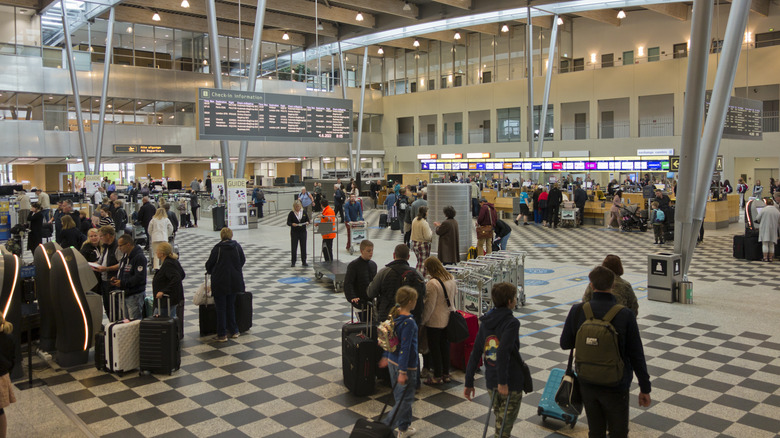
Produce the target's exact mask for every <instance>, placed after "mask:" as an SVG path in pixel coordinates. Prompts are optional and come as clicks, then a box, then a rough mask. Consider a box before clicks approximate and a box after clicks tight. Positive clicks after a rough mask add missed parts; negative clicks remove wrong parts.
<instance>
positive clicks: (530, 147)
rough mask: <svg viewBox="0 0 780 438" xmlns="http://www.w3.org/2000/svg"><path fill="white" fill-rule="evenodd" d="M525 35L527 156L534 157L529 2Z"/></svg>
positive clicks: (531, 40)
mask: <svg viewBox="0 0 780 438" xmlns="http://www.w3.org/2000/svg"><path fill="white" fill-rule="evenodd" d="M527 9H528V23H527V24H526V27H525V28H526V33H525V63H526V66H527V69H528V129H526V131H527V132H528V156H529V157H533V156H534V43H533V41H534V35H533V33H534V32H533V31H534V28H533V26H532V25H531V2H530V1H529V2H528V7H527Z"/></svg>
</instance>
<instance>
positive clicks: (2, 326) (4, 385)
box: [0, 316, 16, 438]
mask: <svg viewBox="0 0 780 438" xmlns="http://www.w3.org/2000/svg"><path fill="white" fill-rule="evenodd" d="M13 330H14V326H13V324H11V323H10V322H8V321H6V320H5V319H4V318H3V317H2V316H0V437H3V438H5V436H6V434H7V432H8V419H7V418H6V416H5V408H7V407H8V406H10V405H11V403H16V397H15V396H14V386H13V384H11V370H12V369H13V367H14V363H16V346H15V344H14V339H13V337H11V333H12V332H13Z"/></svg>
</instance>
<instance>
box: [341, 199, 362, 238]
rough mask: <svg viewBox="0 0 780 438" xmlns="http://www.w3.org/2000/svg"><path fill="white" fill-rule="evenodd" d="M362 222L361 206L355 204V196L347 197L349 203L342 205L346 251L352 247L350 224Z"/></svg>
mask: <svg viewBox="0 0 780 438" xmlns="http://www.w3.org/2000/svg"><path fill="white" fill-rule="evenodd" d="M362 220H363V204H361V203H359V202H357V198H356V197H355V195H354V194H353V195H349V202H347V203H346V205H344V223H345V224H346V225H347V251H349V247H350V246H352V227H350V226H349V223H350V222H359V221H362Z"/></svg>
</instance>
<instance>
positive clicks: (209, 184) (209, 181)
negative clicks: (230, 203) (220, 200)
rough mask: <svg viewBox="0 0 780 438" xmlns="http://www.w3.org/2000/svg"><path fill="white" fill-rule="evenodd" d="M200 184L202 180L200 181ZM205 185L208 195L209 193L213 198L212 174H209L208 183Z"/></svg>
mask: <svg viewBox="0 0 780 438" xmlns="http://www.w3.org/2000/svg"><path fill="white" fill-rule="evenodd" d="M198 182H200V180H198ZM203 184H205V185H206V193H208V194H209V196H211V189H212V186H211V174H208V175H207V176H206V181H205V182H204V183H203ZM202 187H203V186H202V185H201V188H202Z"/></svg>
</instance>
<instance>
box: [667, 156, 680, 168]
mask: <svg viewBox="0 0 780 438" xmlns="http://www.w3.org/2000/svg"><path fill="white" fill-rule="evenodd" d="M679 170H680V156H679V155H669V171H670V172H678V171H679Z"/></svg>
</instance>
